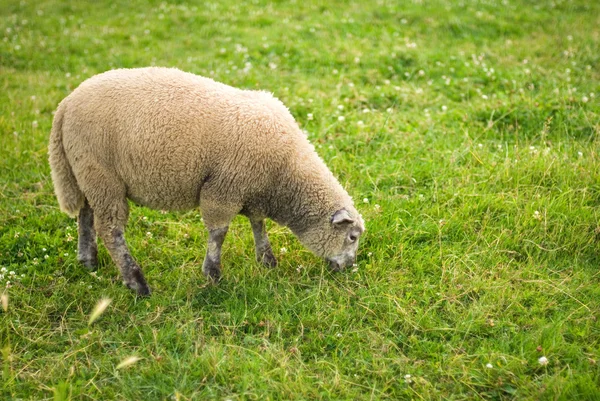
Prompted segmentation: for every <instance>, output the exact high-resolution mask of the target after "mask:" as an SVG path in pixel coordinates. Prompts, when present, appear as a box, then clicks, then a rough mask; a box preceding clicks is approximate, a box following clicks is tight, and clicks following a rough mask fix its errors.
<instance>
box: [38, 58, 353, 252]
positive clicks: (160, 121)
mask: <svg viewBox="0 0 600 401" xmlns="http://www.w3.org/2000/svg"><path fill="white" fill-rule="evenodd" d="M49 160H50V165H51V168H52V180H53V182H54V187H55V192H56V195H57V198H58V202H59V205H60V207H61V210H63V211H65V212H67V213H69V214H70V215H76V214H77V213H78V212H79V211H80V209H81V208H82V207H83V205H84V203H85V200H87V201H88V202H89V205H90V206H91V209H92V210H93V216H94V222H95V223H94V225H95V227H96V230H97V231H98V233H99V235H100V236H101V237H104V236H107V235H108V234H107V233H108V232H109V231H110V230H112V229H114V228H115V227H124V226H125V223H126V221H127V217H128V206H127V198H129V199H131V200H133V201H134V202H135V203H137V204H140V205H144V206H148V207H151V208H155V209H166V210H186V209H191V208H195V207H198V206H199V207H200V209H201V211H202V215H203V218H204V221H205V224H206V226H207V228H208V229H209V230H212V229H216V228H221V227H227V226H228V225H229V223H230V221H231V220H232V219H233V217H234V216H235V215H236V214H238V213H241V214H244V215H246V216H248V217H250V218H251V220H255V221H258V220H261V219H264V218H265V217H268V218H271V219H273V220H274V221H276V222H277V223H279V224H282V225H286V226H288V227H290V229H291V230H292V231H293V232H294V233H295V234H296V235H297V236H298V237H299V239H300V240H301V242H303V243H304V244H305V245H306V246H307V247H308V248H310V249H311V250H312V251H314V252H315V253H316V254H318V255H319V256H322V257H326V258H330V257H335V256H336V255H338V254H340V252H343V249H342V248H343V247H344V246H345V245H344V244H343V241H344V238H343V236H341V237H342V238H340V235H339V233H338V232H337V231H339V230H337V231H336V227H332V223H331V220H332V216H333V215H334V214H335V213H336V211H339V210H341V209H345V210H346V211H347V215H348V216H349V218H350V220H351V221H352V222H353V223H352V224H353V226H355V227H358V228H359V231H360V233H362V231H363V230H364V225H363V222H362V219H361V217H360V215H359V214H358V212H357V211H356V209H355V208H354V206H353V203H352V200H351V198H350V197H349V196H348V194H347V193H346V191H345V190H344V189H343V188H342V187H341V185H340V184H339V183H338V181H337V180H336V179H335V177H334V176H333V175H332V174H331V172H330V171H329V169H328V168H327V167H326V166H325V164H324V163H323V161H322V160H321V159H320V158H319V156H318V155H317V154H316V152H315V151H314V147H313V146H312V145H311V144H310V143H309V141H308V140H307V138H306V136H305V135H304V134H303V133H302V132H301V130H300V129H299V127H298V125H297V124H296V122H295V120H294V118H293V117H292V115H291V114H290V113H289V111H288V109H287V108H286V107H285V106H284V105H283V104H282V103H281V102H280V101H279V100H277V99H276V98H274V97H273V96H271V95H270V94H268V93H266V92H262V91H248V90H240V89H236V88H233V87H230V86H227V85H224V84H221V83H218V82H215V81H213V80H211V79H208V78H204V77H200V76H197V75H193V74H189V73H185V72H182V71H180V70H177V69H170V68H155V67H152V68H140V69H119V70H113V71H108V72H106V73H103V74H99V75H96V76H94V77H92V78H90V79H88V80H87V81H85V82H83V83H82V84H81V85H80V86H79V87H78V88H77V89H76V90H75V91H73V93H72V94H70V95H69V96H68V97H67V98H65V99H64V100H63V101H62V102H61V103H60V105H59V106H58V109H57V112H56V115H55V118H54V123H53V126H52V133H51V136H50V145H49ZM360 233H359V235H360ZM105 242H106V241H105ZM113 258H114V255H113Z"/></svg>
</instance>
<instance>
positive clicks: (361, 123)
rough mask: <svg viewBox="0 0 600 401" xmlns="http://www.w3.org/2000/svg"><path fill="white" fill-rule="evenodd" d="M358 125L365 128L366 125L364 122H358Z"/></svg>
mask: <svg viewBox="0 0 600 401" xmlns="http://www.w3.org/2000/svg"><path fill="white" fill-rule="evenodd" d="M356 124H357V125H360V126H363V125H365V123H364V122H363V121H362V120H358V122H357V123H356Z"/></svg>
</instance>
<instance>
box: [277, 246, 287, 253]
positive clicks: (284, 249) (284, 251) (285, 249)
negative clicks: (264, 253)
mask: <svg viewBox="0 0 600 401" xmlns="http://www.w3.org/2000/svg"><path fill="white" fill-rule="evenodd" d="M279 253H287V248H285V247H282V248H281V249H280V250H279Z"/></svg>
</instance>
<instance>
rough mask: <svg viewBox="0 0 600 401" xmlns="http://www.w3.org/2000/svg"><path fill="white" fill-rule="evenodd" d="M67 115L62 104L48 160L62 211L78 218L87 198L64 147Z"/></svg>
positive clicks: (56, 117)
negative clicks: (65, 115)
mask: <svg viewBox="0 0 600 401" xmlns="http://www.w3.org/2000/svg"><path fill="white" fill-rule="evenodd" d="M64 114H65V105H64V104H63V103H61V104H60V105H59V106H58V109H57V110H56V114H55V115H54V121H53V122H52V131H51V132H50V143H49V145H48V160H49V161H50V169H51V171H52V182H53V183H54V192H55V193H56V198H57V199H58V205H59V206H60V210H62V211H63V212H65V213H67V214H69V215H70V216H76V215H77V213H78V212H79V209H81V208H82V207H83V204H84V202H85V196H84V195H83V192H81V189H80V188H79V186H78V185H77V180H75V176H74V175H73V170H72V169H71V165H70V164H69V161H68V160H67V155H66V154H65V148H64V146H63V133H62V125H63V118H64Z"/></svg>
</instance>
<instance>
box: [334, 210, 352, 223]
mask: <svg viewBox="0 0 600 401" xmlns="http://www.w3.org/2000/svg"><path fill="white" fill-rule="evenodd" d="M331 223H332V224H333V225H334V226H341V225H345V224H352V223H354V219H353V218H352V217H350V214H349V213H348V211H347V210H346V209H340V210H338V211H337V212H335V213H334V215H333V217H332V218H331Z"/></svg>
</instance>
